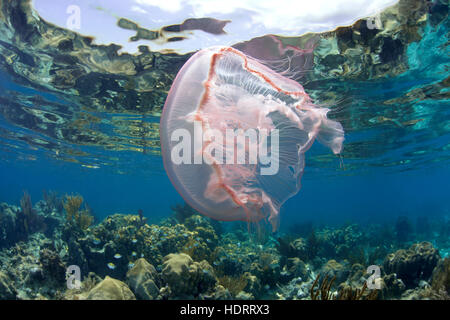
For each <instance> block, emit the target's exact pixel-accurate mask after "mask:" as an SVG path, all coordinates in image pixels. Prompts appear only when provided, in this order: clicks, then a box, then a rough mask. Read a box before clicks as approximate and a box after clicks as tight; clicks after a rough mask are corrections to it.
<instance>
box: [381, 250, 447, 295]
mask: <svg viewBox="0 0 450 320" xmlns="http://www.w3.org/2000/svg"><path fill="white" fill-rule="evenodd" d="M439 259H440V256H439V252H438V250H436V249H435V248H434V247H433V245H432V244H431V243H429V242H421V243H416V244H413V245H412V246H411V247H410V248H409V249H408V250H403V249H401V250H397V251H396V252H394V253H391V254H389V255H388V256H387V257H386V259H385V260H384V264H383V267H384V271H385V272H386V274H390V273H395V274H396V275H397V277H398V278H400V279H402V281H403V282H404V283H405V285H406V287H407V288H411V287H414V286H417V285H418V283H419V281H420V280H428V279H429V278H430V276H431V274H432V272H433V269H434V268H435V267H436V265H437V263H438V262H439Z"/></svg>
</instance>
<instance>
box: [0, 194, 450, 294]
mask: <svg viewBox="0 0 450 320" xmlns="http://www.w3.org/2000/svg"><path fill="white" fill-rule="evenodd" d="M28 200H29V199H27V198H26V199H25V200H24V201H26V202H28ZM64 204H65V208H64V209H61V211H60V212H59V211H58V209H56V208H55V207H54V206H53V205H49V204H48V203H47V202H46V201H45V200H42V201H38V202H37V203H36V204H35V206H34V207H31V212H32V214H35V215H38V216H39V217H42V219H43V221H44V222H45V223H46V222H49V225H52V227H51V232H48V229H43V230H36V231H35V232H33V233H31V234H29V235H28V237H27V238H26V239H17V238H15V237H14V232H15V231H16V230H17V229H14V224H15V221H16V219H17V215H18V213H19V212H21V211H23V208H19V207H18V206H14V205H8V204H6V203H2V204H0V219H2V220H1V221H2V222H4V224H1V225H0V226H1V228H0V230H1V232H2V233H1V235H2V243H1V244H2V247H1V248H0V261H1V262H2V263H1V265H0V299H70V300H86V299H139V300H159V299H313V300H366V299H448V296H449V294H448V290H449V281H448V279H449V278H450V277H449V274H450V272H449V265H450V263H449V258H448V257H447V258H445V259H441V258H440V254H439V251H438V249H437V248H436V247H435V246H433V245H432V244H431V241H432V242H433V243H441V244H446V243H447V242H446V241H442V242H440V241H439V239H441V234H440V232H441V223H436V222H435V221H434V220H430V231H431V232H428V233H424V232H422V231H417V230H416V231H414V230H413V231H411V232H413V233H412V237H411V238H412V239H415V238H416V237H419V234H420V235H421V236H420V237H422V238H423V237H425V234H427V237H428V238H426V239H427V240H429V241H430V242H426V241H425V242H418V243H412V245H411V246H410V247H409V248H408V249H404V248H403V246H404V245H405V242H400V241H397V235H396V233H395V232H391V231H389V230H390V229H388V228H386V226H385V225H375V224H371V225H368V226H361V225H344V226H341V227H330V226H325V227H321V228H314V229H312V228H311V229H310V230H309V231H308V232H309V233H305V234H304V236H305V238H303V237H298V235H290V234H285V235H284V234H280V235H279V236H278V237H277V238H274V237H272V236H270V235H263V236H262V237H257V236H256V235H255V234H252V233H251V231H245V230H246V226H245V224H236V225H230V227H229V228H228V229H227V230H224V229H223V228H219V229H220V233H217V232H216V230H218V229H217V228H215V227H214V223H213V222H212V221H211V220H209V219H208V218H205V217H203V216H200V215H198V214H196V213H192V214H189V215H186V217H185V218H184V219H183V223H180V221H178V219H173V217H169V218H166V219H163V220H161V223H160V224H148V223H147V221H146V219H145V218H144V217H143V214H142V213H141V214H140V215H139V214H138V215H132V214H128V215H125V214H118V213H117V214H113V215H110V216H108V217H106V218H104V219H103V221H101V222H99V223H93V224H91V225H90V226H89V227H87V228H81V227H80V225H79V224H78V223H76V218H75V217H76V216H77V215H78V212H79V210H80V207H81V204H82V198H81V196H75V197H73V196H68V197H66V201H65V202H64ZM27 206H28V207H27ZM24 207H25V208H27V209H26V210H30V208H29V203H28V204H25V203H24ZM179 208H184V207H179ZM183 210H187V211H189V210H188V209H186V208H185V209H183ZM64 213H65V214H64ZM67 215H69V216H70V217H71V218H70V220H69V219H68V218H67ZM392 225H393V226H394V225H395V223H392ZM8 228H12V232H11V230H9V229H8ZM414 232H418V234H417V235H416V233H414ZM386 236H389V238H388V239H386V238H384V237H386ZM406 243H407V242H406ZM348 248H353V249H354V250H348ZM360 249H361V250H363V253H362V256H363V257H360V258H355V252H359V250H360ZM441 250H442V252H447V250H448V247H442V248H441ZM352 251H355V252H352ZM358 254H359V253H358ZM371 261H378V265H380V267H381V270H380V271H381V274H380V277H381V279H380V280H381V281H380V283H381V289H380V290H372V289H369V288H368V287H367V286H368V283H367V280H368V278H369V276H370V274H368V273H367V272H368V271H367V267H368V266H369V265H370V263H371ZM70 265H77V266H79V267H80V271H81V279H80V281H81V286H80V287H79V288H70V289H69V288H67V286H66V277H67V274H66V269H67V267H68V266H70Z"/></svg>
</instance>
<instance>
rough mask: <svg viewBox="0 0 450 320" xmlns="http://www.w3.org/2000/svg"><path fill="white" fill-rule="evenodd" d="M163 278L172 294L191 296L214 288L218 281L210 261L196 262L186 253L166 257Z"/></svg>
mask: <svg viewBox="0 0 450 320" xmlns="http://www.w3.org/2000/svg"><path fill="white" fill-rule="evenodd" d="M162 278H163V280H164V281H165V282H166V283H167V285H168V287H169V290H170V294H171V295H174V296H177V297H191V298H192V297H195V296H197V295H199V294H201V293H206V292H208V291H209V290H212V289H213V288H214V286H215V285H216V281H217V280H216V278H215V274H214V269H213V268H212V267H211V266H210V265H209V264H208V262H206V261H205V260H203V261H201V262H194V261H193V260H192V259H191V257H190V256H188V255H187V254H184V253H179V254H173V253H171V254H169V255H167V256H166V257H164V262H163V269H162Z"/></svg>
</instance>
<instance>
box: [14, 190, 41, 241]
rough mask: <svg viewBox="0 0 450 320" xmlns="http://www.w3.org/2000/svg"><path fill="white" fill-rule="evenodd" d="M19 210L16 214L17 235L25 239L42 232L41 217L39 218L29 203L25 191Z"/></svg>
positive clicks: (29, 197)
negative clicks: (29, 235) (34, 233)
mask: <svg viewBox="0 0 450 320" xmlns="http://www.w3.org/2000/svg"><path fill="white" fill-rule="evenodd" d="M20 207H21V209H22V210H20V211H19V212H18V214H17V220H18V222H17V223H18V226H17V228H18V233H20V234H21V235H22V237H26V236H27V235H28V234H31V233H33V232H36V231H39V230H43V229H44V228H45V224H44V220H43V217H41V216H39V215H38V214H37V213H36V211H35V210H33V205H32V202H31V196H30V194H29V193H28V192H27V191H24V193H23V196H22V198H21V199H20Z"/></svg>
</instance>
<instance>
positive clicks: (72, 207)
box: [64, 195, 94, 230]
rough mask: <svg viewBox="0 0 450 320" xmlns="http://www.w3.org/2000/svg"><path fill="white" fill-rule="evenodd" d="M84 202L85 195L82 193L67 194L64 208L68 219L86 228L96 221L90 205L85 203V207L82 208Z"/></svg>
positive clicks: (81, 227)
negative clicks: (81, 194)
mask: <svg viewBox="0 0 450 320" xmlns="http://www.w3.org/2000/svg"><path fill="white" fill-rule="evenodd" d="M82 203H83V197H82V196H80V195H66V201H65V202H64V209H65V210H66V213H67V215H66V220H67V221H68V222H70V223H75V225H77V226H78V227H79V228H80V229H81V230H86V229H87V228H89V226H90V225H91V224H92V222H93V221H94V216H93V215H92V214H91V210H90V209H89V207H87V206H86V205H85V209H83V210H80V208H81V204H82Z"/></svg>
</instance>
